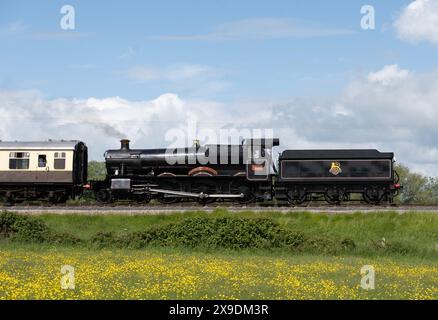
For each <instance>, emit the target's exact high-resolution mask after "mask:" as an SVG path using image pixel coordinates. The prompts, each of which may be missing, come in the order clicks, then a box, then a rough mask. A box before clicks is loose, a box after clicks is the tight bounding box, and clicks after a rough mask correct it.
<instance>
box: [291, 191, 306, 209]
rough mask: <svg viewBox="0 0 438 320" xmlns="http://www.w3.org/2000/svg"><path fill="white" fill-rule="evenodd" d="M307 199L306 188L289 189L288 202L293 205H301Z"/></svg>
mask: <svg viewBox="0 0 438 320" xmlns="http://www.w3.org/2000/svg"><path fill="white" fill-rule="evenodd" d="M306 200H307V194H306V191H305V190H304V189H303V190H299V189H294V190H289V191H288V192H287V202H289V204H291V205H294V206H295V205H300V204H303V203H304V202H306Z"/></svg>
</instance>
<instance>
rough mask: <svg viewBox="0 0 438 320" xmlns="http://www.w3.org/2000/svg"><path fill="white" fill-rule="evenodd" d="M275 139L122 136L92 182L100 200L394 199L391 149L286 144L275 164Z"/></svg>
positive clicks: (395, 180)
mask: <svg viewBox="0 0 438 320" xmlns="http://www.w3.org/2000/svg"><path fill="white" fill-rule="evenodd" d="M279 144H280V142H279V139H249V140H246V141H244V142H243V143H242V144H239V145H205V146H200V145H199V144H198V143H196V144H195V145H194V146H192V147H190V148H181V149H177V148H176V149H130V147H129V140H122V141H121V147H120V149H117V150H108V151H107V152H106V153H105V162H106V169H107V177H106V179H105V181H99V182H92V184H91V189H92V190H94V191H95V194H96V199H97V200H98V201H100V202H111V201H114V200H120V199H131V200H136V201H140V202H146V203H147V202H149V201H150V200H151V199H157V200H158V201H159V202H161V203H166V204H169V203H175V202H179V201H182V200H186V199H192V200H193V199H195V200H197V201H198V202H199V203H202V204H205V203H210V202H214V201H216V200H232V201H237V202H239V203H242V204H245V203H250V202H255V201H267V200H272V199H274V198H275V199H277V200H278V201H287V202H289V203H290V204H293V205H296V204H302V203H304V202H308V201H312V200H325V201H327V202H328V203H330V204H339V203H341V202H342V201H348V200H352V199H353V198H354V197H355V198H356V199H361V200H364V201H365V202H367V203H369V204H379V203H381V202H387V203H393V201H394V197H395V196H396V195H397V193H398V191H399V189H400V187H401V186H400V185H399V184H398V176H397V173H396V172H395V170H394V154H393V153H391V152H385V153H382V152H379V151H377V150H286V151H284V152H282V153H281V154H280V155H279V159H278V163H277V164H278V169H277V167H276V165H275V161H274V160H273V157H272V149H273V147H276V146H278V145H279Z"/></svg>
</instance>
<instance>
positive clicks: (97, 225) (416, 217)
mask: <svg viewBox="0 0 438 320" xmlns="http://www.w3.org/2000/svg"><path fill="white" fill-rule="evenodd" d="M39 217H40V218H41V219H42V220H43V221H44V222H46V224H47V225H48V226H49V227H51V228H53V229H54V230H56V231H58V232H61V233H71V234H74V235H75V236H77V237H79V238H81V239H89V238H91V237H92V236H93V235H95V234H96V233H98V232H114V233H116V234H128V233H132V232H136V231H141V230H144V229H147V228H150V227H158V226H163V225H166V224H170V223H178V222H181V221H183V220H184V219H187V218H196V217H211V218H219V217H240V218H255V217H259V218H261V217H262V218H263V217H264V218H269V219H273V220H274V221H275V222H278V223H279V224H280V226H282V227H283V228H285V229H287V230H290V231H292V232H300V233H304V234H305V235H308V236H319V237H321V236H322V237H330V238H336V239H344V238H349V239H352V240H353V241H354V243H355V245H356V250H355V254H357V255H370V254H371V255H372V254H375V253H376V254H378V253H379V252H378V251H376V250H375V248H374V245H375V244H376V243H380V242H381V241H382V239H383V238H384V239H385V242H386V243H396V244H399V245H403V246H404V247H406V248H408V249H409V250H410V251H412V252H410V254H411V255H415V256H418V257H431V258H433V257H436V256H437V249H436V245H437V244H438V215H437V214H433V213H427V212H409V213H403V214H399V213H396V212H375V213H360V212H357V213H354V214H325V213H320V214H315V213H309V212H291V213H275V212H265V213H254V212H251V211H248V212H239V213H232V212H229V211H227V210H224V209H218V210H215V211H213V212H212V213H206V212H203V211H196V212H186V213H174V214H158V215H132V216H122V215H75V214H69V215H53V214H44V215H41V216H39Z"/></svg>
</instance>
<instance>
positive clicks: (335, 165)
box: [329, 161, 342, 176]
mask: <svg viewBox="0 0 438 320" xmlns="http://www.w3.org/2000/svg"><path fill="white" fill-rule="evenodd" d="M329 172H330V173H331V174H332V175H334V176H337V175H338V174H340V173H341V172H342V169H341V164H340V163H339V162H338V161H333V162H332V165H331V166H330V170H329Z"/></svg>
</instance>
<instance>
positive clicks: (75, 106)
mask: <svg viewBox="0 0 438 320" xmlns="http://www.w3.org/2000/svg"><path fill="white" fill-rule="evenodd" d="M65 5H69V6H70V7H69V8H73V10H74V19H73V18H71V16H70V18H71V19H70V20H69V21H68V23H69V24H68V28H72V27H74V28H73V29H68V28H67V29H66V28H65V21H66V20H65V19H66V17H67V13H71V10H68V12H66V11H62V8H63V7H64V6H65ZM365 5H367V6H371V7H372V8H373V9H374V18H375V20H374V28H371V29H370V28H363V25H362V24H363V21H364V20H363V19H364V17H369V16H367V14H368V13H369V11H366V12H361V9H362V7H363V6H365ZM64 9H65V8H64ZM63 21H64V24H63ZM72 21H74V26H73V25H72V24H71V22H72ZM367 21H369V20H367ZM437 54H438V0H416V1H410V0H400V1H369V0H363V1H358V0H343V1H341V0H338V1H322V0H321V1H317V0H309V1H292V0H284V1H275V0H274V1H254V0H253V1H245V0H240V1H226V0H223V1H200V0H199V1H194V0H183V1H176V0H173V1H111V2H109V1H97V0H96V1H32V2H30V1H8V0H2V1H1V2H0V117H1V120H2V126H0V139H1V140H4V141H5V140H41V139H42V140H45V139H49V138H51V139H61V138H62V139H81V140H83V141H85V142H86V143H87V145H88V147H89V149H90V155H91V158H92V159H94V160H102V154H103V152H104V150H106V149H108V148H116V147H117V146H118V140H119V139H120V138H129V139H131V140H132V145H133V147H138V148H148V147H165V146H168V145H169V144H171V143H177V144H179V145H187V144H190V143H191V140H192V139H195V138H198V139H200V140H201V142H203V143H209V142H217V141H219V142H221V141H222V139H223V138H227V136H232V137H233V139H235V138H236V137H237V136H239V135H246V136H247V137H248V135H254V136H257V135H267V134H273V135H274V136H276V137H279V138H280V142H281V147H280V148H279V149H278V151H281V150H284V149H302V148H306V149H307V148H376V149H379V150H380V151H392V152H394V153H395V155H396V159H397V161H398V162H401V163H403V164H406V165H408V166H409V167H410V168H412V169H413V170H415V171H418V172H421V173H423V174H426V175H429V176H438V142H437V141H438V140H437V139H436V137H437V136H438V123H437V119H438V77H437V75H438V59H437ZM215 140H217V141H215Z"/></svg>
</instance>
